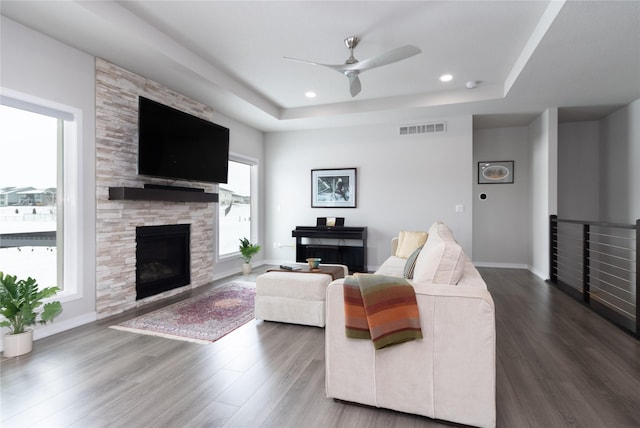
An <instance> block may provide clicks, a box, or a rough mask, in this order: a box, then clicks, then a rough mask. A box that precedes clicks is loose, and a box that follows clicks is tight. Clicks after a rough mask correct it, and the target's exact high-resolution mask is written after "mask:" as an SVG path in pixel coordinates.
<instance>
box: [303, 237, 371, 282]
mask: <svg viewBox="0 0 640 428" xmlns="http://www.w3.org/2000/svg"><path fill="white" fill-rule="evenodd" d="M291 236H293V237H294V238H296V262H302V263H304V262H306V261H307V258H309V257H320V258H321V259H322V262H321V263H336V264H341V265H345V266H347V267H348V268H349V272H366V271H367V228H366V227H342V226H335V227H328V226H296V228H295V230H293V231H292V232H291ZM305 238H306V239H305ZM303 239H304V241H303ZM347 240H348V241H349V242H347Z"/></svg>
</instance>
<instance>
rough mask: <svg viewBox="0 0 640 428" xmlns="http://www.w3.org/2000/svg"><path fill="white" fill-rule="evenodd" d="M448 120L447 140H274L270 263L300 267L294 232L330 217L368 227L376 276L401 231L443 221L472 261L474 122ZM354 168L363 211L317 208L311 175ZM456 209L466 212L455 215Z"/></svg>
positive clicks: (304, 136)
mask: <svg viewBox="0 0 640 428" xmlns="http://www.w3.org/2000/svg"><path fill="white" fill-rule="evenodd" d="M439 120H440V119H438V120H437V121H439ZM445 120H446V121H447V133H446V134H419V135H411V136H400V135H399V133H398V127H399V125H395V124H380V125H375V126H366V127H352V128H337V129H323V130H314V131H296V132H278V133H269V134H267V135H266V139H265V159H266V163H265V169H266V171H267V172H268V173H267V176H266V177H265V200H266V207H265V216H266V240H265V244H266V245H267V254H266V257H267V258H268V259H270V260H271V261H292V260H294V259H295V251H294V247H293V244H294V240H293V238H291V231H292V230H293V229H294V228H295V227H296V226H313V225H315V221H316V217H327V216H329V217H345V226H367V227H368V239H369V242H368V260H367V262H368V266H369V269H370V270H373V269H375V268H376V267H377V266H379V265H380V264H381V263H382V262H383V261H384V260H385V259H386V258H387V257H388V256H389V242H390V240H391V238H392V237H393V236H395V235H397V233H398V231H399V230H401V229H404V230H427V229H428V228H429V227H430V226H431V224H432V223H433V222H434V221H437V220H442V221H444V222H445V223H447V224H448V225H449V226H450V227H451V229H452V230H453V232H454V235H455V238H456V239H457V240H458V242H460V244H461V245H462V246H463V248H464V250H465V252H466V253H468V254H469V255H470V256H471V254H472V236H471V234H472V208H473V201H472V189H473V187H472V180H473V161H472V122H471V117H470V116H465V117H455V118H446V119H445ZM432 121H433V120H432V119H430V120H429V121H428V122H432ZM351 167H355V168H357V174H358V175H357V181H358V189H357V191H358V200H357V204H358V206H357V208H339V209H331V208H311V195H310V187H311V177H310V175H311V169H319V168H351ZM456 205H463V206H464V212H461V213H457V212H455V207H456ZM274 246H275V247H278V248H274Z"/></svg>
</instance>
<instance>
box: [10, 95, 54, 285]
mask: <svg viewBox="0 0 640 428" xmlns="http://www.w3.org/2000/svg"><path fill="white" fill-rule="evenodd" d="M62 129H63V120H62V119H57V118H54V117H50V116H45V115H41V114H36V113H31V112H29V111H25V110H20V109H16V108H12V107H8V106H5V105H0V154H1V155H0V158H1V159H2V165H0V271H2V272H4V273H5V274H8V275H17V276H18V278H19V279H26V278H27V277H29V276H30V277H32V278H35V279H36V280H37V281H38V284H39V285H40V286H42V287H49V286H58V287H60V288H63V286H62V262H61V260H62V246H61V245H59V244H60V242H59V241H61V239H60V240H57V239H56V237H61V236H62V230H61V226H60V225H61V224H62V218H61V217H62V209H61V203H59V202H58V201H59V199H61V193H62V186H61V183H62V179H61V168H60V167H59V163H61V160H60V161H59V159H62V156H61V151H62Z"/></svg>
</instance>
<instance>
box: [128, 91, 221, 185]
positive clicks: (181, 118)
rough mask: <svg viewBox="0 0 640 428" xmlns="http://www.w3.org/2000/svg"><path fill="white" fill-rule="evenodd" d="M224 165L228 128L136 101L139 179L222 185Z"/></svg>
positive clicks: (143, 101)
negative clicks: (141, 177) (146, 177)
mask: <svg viewBox="0 0 640 428" xmlns="http://www.w3.org/2000/svg"><path fill="white" fill-rule="evenodd" d="M228 162H229V129H228V128H225V127H224V126H220V125H216V124H215V123H213V122H209V121H208V120H204V119H200V118H199V117H196V116H193V115H191V114H188V113H185V112H182V111H180V110H176V109H174V108H171V107H169V106H166V105H164V104H160V103H158V102H156V101H152V100H150V99H147V98H144V97H139V103H138V174H139V175H149V176H153V177H162V178H168V179H174V180H189V181H203V182H207V183H226V182H227V173H228V168H229V167H228Z"/></svg>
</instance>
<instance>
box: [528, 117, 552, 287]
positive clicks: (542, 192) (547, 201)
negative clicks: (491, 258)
mask: <svg viewBox="0 0 640 428" xmlns="http://www.w3.org/2000/svg"><path fill="white" fill-rule="evenodd" d="M528 139H529V150H530V157H531V177H530V182H531V190H530V193H531V206H530V209H529V211H530V213H531V231H530V232H531V233H530V235H529V240H530V242H531V255H530V259H529V269H530V270H531V271H532V272H533V273H535V274H536V275H538V276H540V277H542V278H549V216H550V215H552V214H557V212H558V200H557V198H558V197H557V186H558V184H557V183H558V109H557V108H552V109H548V110H546V111H545V112H544V113H543V114H542V115H541V116H540V117H538V118H537V119H536V120H535V121H534V122H533V123H532V124H531V125H530V126H529V137H528Z"/></svg>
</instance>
